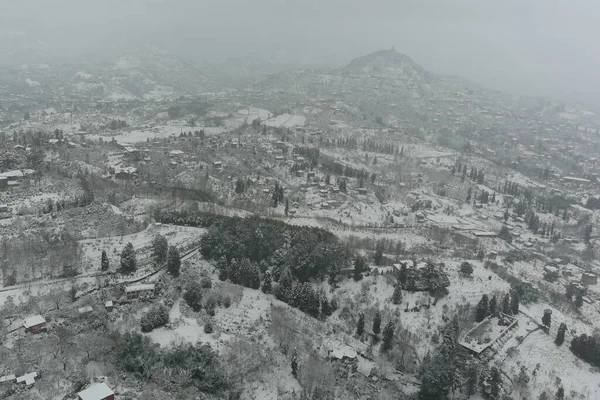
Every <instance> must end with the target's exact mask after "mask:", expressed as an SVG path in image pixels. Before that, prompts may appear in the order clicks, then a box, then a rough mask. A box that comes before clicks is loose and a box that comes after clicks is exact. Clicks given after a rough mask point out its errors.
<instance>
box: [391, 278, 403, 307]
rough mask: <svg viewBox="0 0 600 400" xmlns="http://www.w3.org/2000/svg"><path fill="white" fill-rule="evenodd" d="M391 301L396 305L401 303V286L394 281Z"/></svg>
mask: <svg viewBox="0 0 600 400" xmlns="http://www.w3.org/2000/svg"><path fill="white" fill-rule="evenodd" d="M392 303H394V304H396V305H398V304H400V303H402V286H401V285H400V283H396V286H395V287H394V294H393V295H392Z"/></svg>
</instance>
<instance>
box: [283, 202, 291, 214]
mask: <svg viewBox="0 0 600 400" xmlns="http://www.w3.org/2000/svg"><path fill="white" fill-rule="evenodd" d="M284 211H285V216H286V217H287V216H288V213H289V212H290V201H289V199H285V210H284Z"/></svg>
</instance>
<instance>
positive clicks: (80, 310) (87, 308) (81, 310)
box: [77, 306, 94, 314]
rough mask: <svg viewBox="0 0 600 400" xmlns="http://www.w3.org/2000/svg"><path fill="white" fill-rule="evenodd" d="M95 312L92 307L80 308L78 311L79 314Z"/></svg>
mask: <svg viewBox="0 0 600 400" xmlns="http://www.w3.org/2000/svg"><path fill="white" fill-rule="evenodd" d="M93 310H94V309H93V308H92V306H86V307H80V308H78V309H77V311H79V314H86V313H89V312H92V311H93Z"/></svg>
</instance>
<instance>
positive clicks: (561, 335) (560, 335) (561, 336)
mask: <svg viewBox="0 0 600 400" xmlns="http://www.w3.org/2000/svg"><path fill="white" fill-rule="evenodd" d="M566 331H567V324H565V323H564V322H562V323H561V324H560V326H559V327H558V332H557V333H556V339H555V340H554V343H556V345H557V346H560V345H561V344H563V343H564V341H565V332H566Z"/></svg>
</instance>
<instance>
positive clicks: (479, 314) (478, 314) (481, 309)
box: [475, 294, 489, 322]
mask: <svg viewBox="0 0 600 400" xmlns="http://www.w3.org/2000/svg"><path fill="white" fill-rule="evenodd" d="M488 302H489V300H488V295H487V294H484V295H483V296H481V300H479V303H477V309H476V310H475V321H477V322H481V321H483V320H484V319H485V317H486V316H487V313H488Z"/></svg>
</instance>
